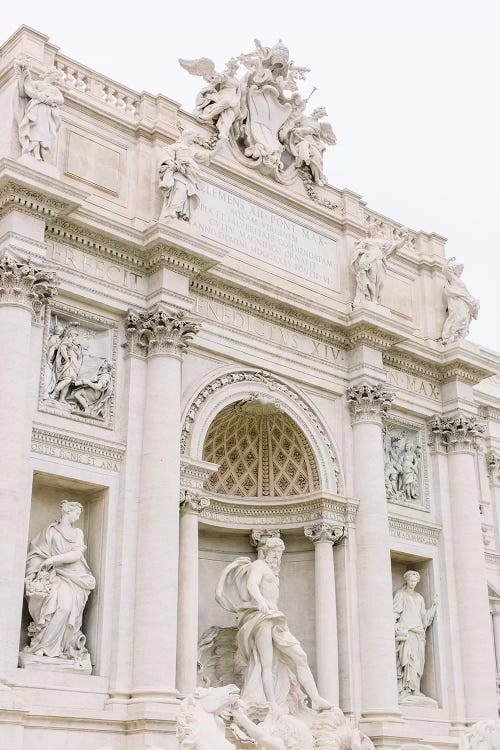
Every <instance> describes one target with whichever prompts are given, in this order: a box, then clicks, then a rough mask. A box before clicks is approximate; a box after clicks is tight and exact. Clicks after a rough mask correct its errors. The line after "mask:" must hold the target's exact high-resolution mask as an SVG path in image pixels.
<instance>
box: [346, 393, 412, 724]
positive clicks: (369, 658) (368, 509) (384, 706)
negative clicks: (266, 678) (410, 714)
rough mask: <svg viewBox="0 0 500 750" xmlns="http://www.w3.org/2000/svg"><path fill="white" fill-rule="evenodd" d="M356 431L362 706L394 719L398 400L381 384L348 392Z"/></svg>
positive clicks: (371, 714)
mask: <svg viewBox="0 0 500 750" xmlns="http://www.w3.org/2000/svg"><path fill="white" fill-rule="evenodd" d="M346 397H347V403H348V406H349V410H350V412H351V419H352V431H353V471H354V491H355V494H356V496H357V498H358V500H359V509H358V514H357V519H356V545H357V550H358V559H357V582H358V608H359V635H360V639H359V641H360V656H361V678H362V686H361V706H362V714H363V717H364V718H367V719H374V720H375V719H380V720H382V721H383V720H391V719H398V718H399V716H400V712H399V708H398V695H397V679H396V655H395V649H394V617H393V612H392V576H391V560H390V535H389V519H388V513H387V499H386V493H385V481H384V453H383V442H382V417H383V415H384V414H386V413H387V412H388V411H389V409H390V406H391V402H392V400H393V398H394V396H393V394H392V393H390V392H389V391H388V390H387V389H386V388H385V386H384V385H383V384H381V383H366V382H365V383H362V384H360V385H356V386H352V387H350V388H348V389H347V391H346Z"/></svg>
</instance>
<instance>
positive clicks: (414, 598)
mask: <svg viewBox="0 0 500 750" xmlns="http://www.w3.org/2000/svg"><path fill="white" fill-rule="evenodd" d="M403 578H404V585H403V586H402V587H401V588H400V589H398V590H397V591H396V593H395V594H394V615H395V618H396V661H397V675H398V692H399V699H400V701H401V702H405V701H406V702H411V701H414V700H418V699H419V697H420V698H425V697H426V696H424V695H423V694H422V693H421V692H420V681H421V679H422V674H423V672H424V665H425V635H426V630H427V628H428V627H429V626H430V625H431V624H432V621H433V619H434V615H435V614H436V606H437V600H438V598H437V595H436V596H435V597H434V600H433V603H432V606H431V607H430V609H426V608H425V602H424V597H423V596H422V595H421V594H419V593H418V592H417V591H415V586H416V585H417V583H418V582H419V581H420V573H418V572H417V571H416V570H407V571H406V573H405V574H404V576H403Z"/></svg>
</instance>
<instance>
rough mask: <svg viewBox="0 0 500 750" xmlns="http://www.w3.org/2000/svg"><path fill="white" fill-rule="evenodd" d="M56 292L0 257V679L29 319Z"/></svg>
mask: <svg viewBox="0 0 500 750" xmlns="http://www.w3.org/2000/svg"><path fill="white" fill-rule="evenodd" d="M55 293H56V281H55V273H53V272H51V271H45V270H41V269H39V268H37V267H35V266H34V265H33V263H32V262H31V261H30V259H28V260H21V259H18V258H16V257H14V256H13V255H11V254H10V253H8V252H5V253H4V254H3V255H2V256H1V257H0V352H1V357H2V364H1V365H0V446H1V450H0V528H1V530H2V533H1V542H0V612H1V613H2V615H1V617H0V675H1V674H2V673H3V674H4V675H5V674H7V675H8V674H9V673H12V672H13V670H14V669H15V668H16V667H17V659H18V653H19V629H20V625H21V610H22V602H23V580H24V568H25V557H26V545H27V536H28V523H29V512H30V490H31V476H30V474H29V471H28V463H27V462H28V452H29V445H30V432H31V408H32V401H31V399H30V398H29V381H30V378H31V363H30V338H31V321H32V317H33V315H34V314H35V313H39V312H40V311H41V309H42V307H43V306H44V305H45V303H46V302H47V301H48V300H50V299H51V298H52V297H53V296H54V295H55ZM0 681H1V680H0Z"/></svg>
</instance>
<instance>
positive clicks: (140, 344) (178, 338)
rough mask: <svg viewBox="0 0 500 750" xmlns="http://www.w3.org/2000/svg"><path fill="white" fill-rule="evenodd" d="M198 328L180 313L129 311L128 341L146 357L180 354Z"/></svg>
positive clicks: (131, 347)
mask: <svg viewBox="0 0 500 750" xmlns="http://www.w3.org/2000/svg"><path fill="white" fill-rule="evenodd" d="M199 330H200V326H199V324H198V323H195V322H194V321H192V320H188V319H187V318H186V315H185V313H184V312H182V311H175V312H168V311H166V310H162V309H157V310H154V311H152V312H147V313H135V312H132V311H131V310H129V313H128V319H127V338H128V343H129V347H130V349H131V350H132V351H133V350H134V349H135V347H137V350H138V351H140V352H142V353H143V354H145V355H146V356H152V355H155V354H178V355H179V354H183V353H184V352H185V351H186V349H187V348H188V346H189V344H190V343H191V341H192V339H193V337H194V335H195V334H196V333H198V331H199Z"/></svg>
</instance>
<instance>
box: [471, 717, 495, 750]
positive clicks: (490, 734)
mask: <svg viewBox="0 0 500 750" xmlns="http://www.w3.org/2000/svg"><path fill="white" fill-rule="evenodd" d="M463 747H464V750H499V748H500V719H484V720H483V721H478V722H476V724H473V725H472V726H471V727H469V729H468V731H467V733H466V735H465V738H464V742H463Z"/></svg>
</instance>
